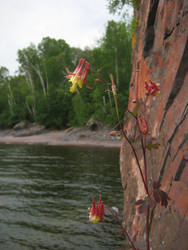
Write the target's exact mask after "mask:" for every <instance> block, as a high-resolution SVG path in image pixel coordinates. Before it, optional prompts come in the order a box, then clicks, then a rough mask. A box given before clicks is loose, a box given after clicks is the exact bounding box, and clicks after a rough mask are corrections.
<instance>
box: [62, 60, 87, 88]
mask: <svg viewBox="0 0 188 250" xmlns="http://www.w3.org/2000/svg"><path fill="white" fill-rule="evenodd" d="M84 64H85V66H84ZM89 68H90V64H89V63H88V62H86V61H85V60H84V59H80V61H79V63H78V65H77V67H76V69H75V70H74V72H73V73H72V72H70V71H69V70H67V73H68V74H69V75H68V76H66V78H68V79H70V80H69V82H71V83H72V86H71V87H70V92H72V93H74V92H75V91H76V88H77V86H79V87H80V88H82V85H83V84H84V82H85V80H86V77H87V74H88V71H89Z"/></svg>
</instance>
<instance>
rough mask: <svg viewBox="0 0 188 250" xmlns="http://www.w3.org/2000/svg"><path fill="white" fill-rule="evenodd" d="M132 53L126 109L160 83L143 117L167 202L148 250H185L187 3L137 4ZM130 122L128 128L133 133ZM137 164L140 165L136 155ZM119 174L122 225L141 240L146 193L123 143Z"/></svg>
mask: <svg viewBox="0 0 188 250" xmlns="http://www.w3.org/2000/svg"><path fill="white" fill-rule="evenodd" d="M137 14H138V15H137V17H138V28H137V33H136V44H135V48H134V52H133V58H132V60H133V71H132V78H131V82H130V97H129V110H133V109H134V107H135V105H136V104H135V100H139V101H141V100H142V99H144V96H145V81H149V80H150V79H151V80H152V81H153V82H157V83H160V94H159V95H158V96H157V97H156V98H155V100H150V102H149V103H148V106H147V113H146V118H147V120H148V121H149V128H150V135H151V136H152V138H155V139H156V140H157V141H158V142H159V143H160V147H159V148H158V149H157V150H153V151H151V153H148V154H147V157H148V159H147V160H148V162H149V164H148V172H149V183H152V181H157V180H159V181H160V183H161V187H162V189H163V190H164V191H165V192H167V193H168V195H169V197H170V198H171V200H170V202H169V206H168V207H167V208H163V207H155V208H154V209H153V211H152V215H151V224H150V235H151V237H150V239H151V247H152V250H167V249H168V250H187V249H188V240H187V236H188V115H187V114H188V1H187V0H178V1H176V0H141V1H140V7H139V11H138V13H137ZM131 125H132V124H131V122H129V124H128V126H127V125H126V129H127V131H128V132H129V133H131V130H132V129H133V126H131ZM139 160H140V162H142V161H143V159H142V156H141V155H140V156H139ZM120 170H121V178H122V186H123V189H124V221H125V223H126V225H127V227H128V231H129V232H130V233H131V234H132V236H133V238H134V239H135V240H136V241H142V240H143V239H144V237H145V235H144V234H145V218H144V216H143V215H139V214H138V213H137V212H136V209H135V206H134V202H135V201H136V200H137V199H139V197H140V196H142V195H143V194H144V188H143V184H142V182H141V180H140V175H139V172H138V171H137V167H136V162H135V159H134V156H133V154H132V152H131V149H130V146H129V145H128V144H127V143H126V141H123V143H122V147H121V156H120Z"/></svg>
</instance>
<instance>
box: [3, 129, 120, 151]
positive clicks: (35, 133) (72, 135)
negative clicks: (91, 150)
mask: <svg viewBox="0 0 188 250" xmlns="http://www.w3.org/2000/svg"><path fill="white" fill-rule="evenodd" d="M110 131H111V129H110V128H107V127H102V128H98V129H96V130H91V129H89V128H88V127H82V128H68V129H65V130H53V131H51V130H46V129H45V128H44V127H42V126H39V125H34V126H28V127H17V128H16V127H15V128H14V129H7V130H0V143H1V144H44V145H62V146H93V147H111V148H112V147H115V148H120V145H121V140H120V138H116V137H115V136H114V137H113V136H110V135H109V132H110Z"/></svg>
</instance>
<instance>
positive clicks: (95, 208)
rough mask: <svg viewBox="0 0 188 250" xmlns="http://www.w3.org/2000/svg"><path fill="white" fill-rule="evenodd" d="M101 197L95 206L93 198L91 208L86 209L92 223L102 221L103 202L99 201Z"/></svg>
mask: <svg viewBox="0 0 188 250" xmlns="http://www.w3.org/2000/svg"><path fill="white" fill-rule="evenodd" d="M101 200H102V198H101V195H100V198H99V201H98V202H97V205H96V204H95V199H94V198H93V205H92V208H90V207H89V208H88V209H89V211H90V213H89V220H90V221H91V222H93V223H97V222H98V221H100V220H101V221H104V214H105V211H104V205H103V202H102V201H101Z"/></svg>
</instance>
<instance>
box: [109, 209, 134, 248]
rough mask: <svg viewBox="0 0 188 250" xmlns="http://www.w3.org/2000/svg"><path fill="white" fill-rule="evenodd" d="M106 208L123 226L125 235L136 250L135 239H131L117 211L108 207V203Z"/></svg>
mask: <svg viewBox="0 0 188 250" xmlns="http://www.w3.org/2000/svg"><path fill="white" fill-rule="evenodd" d="M105 207H106V209H107V210H108V211H109V212H110V213H111V214H112V216H113V217H114V219H115V220H116V222H117V223H118V224H119V225H120V226H121V229H122V232H123V234H124V235H125V237H126V238H127V239H128V241H129V245H130V247H131V248H132V249H133V250H136V247H135V245H134V243H133V241H132V240H131V237H130V236H129V234H128V233H127V231H126V229H125V228H124V226H123V224H122V222H121V221H120V219H119V217H118V215H117V213H116V212H114V211H113V210H112V209H111V208H110V207H108V206H107V205H105Z"/></svg>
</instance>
